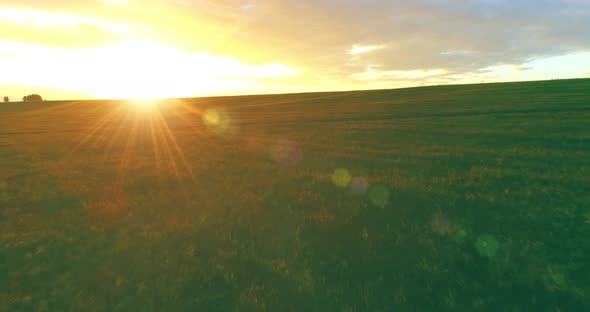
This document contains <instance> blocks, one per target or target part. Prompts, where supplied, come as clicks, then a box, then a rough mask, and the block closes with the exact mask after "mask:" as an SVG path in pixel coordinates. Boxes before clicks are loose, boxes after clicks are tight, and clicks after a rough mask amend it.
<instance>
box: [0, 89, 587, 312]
mask: <svg viewBox="0 0 590 312" xmlns="http://www.w3.org/2000/svg"><path fill="white" fill-rule="evenodd" d="M152 105H154V106H153V107H151V108H150V107H146V108H142V107H139V106H138V105H137V104H135V103H133V102H130V101H78V102H42V103H8V104H1V105H0V310H1V311H452V310H457V311H481V310H485V311H588V310H590V79H576V80H554V81H541V82H522V83H502V84H475V85H458V86H434V87H422V88H409V89H398V90H381V91H355V92H338V93H314V94H291V95H260V96H245V97H217V98H199V99H178V100H164V101H160V102H158V103H155V104H152Z"/></svg>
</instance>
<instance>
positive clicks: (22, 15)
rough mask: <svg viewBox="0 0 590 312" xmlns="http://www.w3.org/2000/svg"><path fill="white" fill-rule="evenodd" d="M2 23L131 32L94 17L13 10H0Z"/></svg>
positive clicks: (121, 26)
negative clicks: (90, 27)
mask: <svg viewBox="0 0 590 312" xmlns="http://www.w3.org/2000/svg"><path fill="white" fill-rule="evenodd" d="M0 22H11V23H16V24H19V25H21V26H26V27H33V28H48V27H63V26H65V27H76V26H79V25H86V26H92V27H96V28H99V29H102V30H104V31H107V32H112V33H125V32H128V31H129V26H128V25H127V24H125V23H115V22H108V21H103V20H100V19H98V18H96V17H94V16H81V15H74V14H68V13H59V12H46V11H38V10H24V9H11V8H0Z"/></svg>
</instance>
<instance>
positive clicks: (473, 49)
mask: <svg viewBox="0 0 590 312" xmlns="http://www.w3.org/2000/svg"><path fill="white" fill-rule="evenodd" d="M588 29H590V1H587V0H522V1H521V0H518V1H514V0H449V1H442V0H415V1H405V0H314V1H311V0H310V1H304V0H163V1H148V0H94V1H80V0H18V1H11V0H5V1H2V3H0V30H1V31H0V72H1V75H0V96H9V97H10V98H11V99H20V98H22V96H23V95H26V94H30V93H39V94H42V95H43V96H44V97H45V98H48V99H51V100H53V99H89V98H157V97H192V96H201V95H229V94H257V93H283V92H285V93H286V92H307V91H328V90H351V89H386V88H399V87H408V86H418V85H433V84H448V83H479V82H494V81H516V80H540V79H555V78H581V77H590V36H588Z"/></svg>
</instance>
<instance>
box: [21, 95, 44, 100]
mask: <svg viewBox="0 0 590 312" xmlns="http://www.w3.org/2000/svg"><path fill="white" fill-rule="evenodd" d="M41 101H43V98H42V97H41V96H40V95H39V94H30V95H26V96H23V102H41Z"/></svg>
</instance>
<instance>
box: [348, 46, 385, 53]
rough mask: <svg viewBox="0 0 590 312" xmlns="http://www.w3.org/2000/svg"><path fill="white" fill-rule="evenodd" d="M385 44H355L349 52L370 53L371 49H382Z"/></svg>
mask: <svg viewBox="0 0 590 312" xmlns="http://www.w3.org/2000/svg"><path fill="white" fill-rule="evenodd" d="M383 47H384V46H383V45H357V44H355V45H353V46H352V48H350V49H349V50H348V54H352V55H359V54H364V53H369V52H371V51H374V50H377V49H382V48H383Z"/></svg>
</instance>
